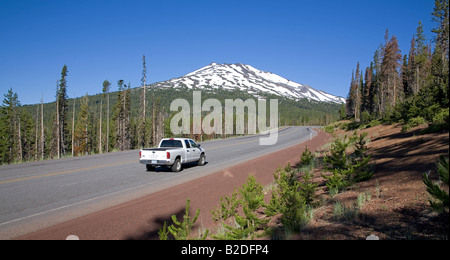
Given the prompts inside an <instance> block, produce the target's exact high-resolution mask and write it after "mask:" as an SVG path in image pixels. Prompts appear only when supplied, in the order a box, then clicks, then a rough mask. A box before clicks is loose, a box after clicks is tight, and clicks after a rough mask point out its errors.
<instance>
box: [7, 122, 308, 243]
mask: <svg viewBox="0 0 450 260" xmlns="http://www.w3.org/2000/svg"><path fill="white" fill-rule="evenodd" d="M315 135H316V132H315V131H312V130H311V128H310V127H287V128H284V129H281V130H280V131H279V133H278V141H277V143H276V144H275V145H269V146H260V145H259V138H260V137H261V136H259V135H256V136H246V137H239V138H229V139H225V140H214V141H207V142H203V143H201V145H202V148H204V149H206V161H207V164H206V165H205V166H203V167H200V166H196V165H195V163H193V164H188V165H185V166H184V167H183V170H182V171H181V172H179V173H173V172H171V171H169V170H168V169H165V168H164V169H163V168H156V170H155V171H146V169H145V165H142V164H140V163H139V150H131V151H124V152H114V153H108V154H99V155H90V156H80V157H74V158H64V159H59V160H48V161H41V162H31V163H22V164H16V165H6V166H0V239H11V238H15V237H17V236H20V235H24V234H27V233H29V232H32V231H35V230H38V229H42V228H45V227H49V226H52V225H54V224H57V223H60V222H63V221H67V220H70V219H73V218H76V217H79V216H83V215H86V214H89V213H92V212H95V211H98V210H101V209H104V208H107V207H111V206H114V205H118V204H120V203H123V202H126V201H129V200H132V199H135V198H138V197H141V196H144V195H148V194H151V193H154V192H157V191H160V190H162V189H165V188H168V187H172V186H174V185H177V184H180V183H184V182H186V181H190V180H193V179H196V178H200V177H203V176H206V175H208V174H212V173H215V172H217V171H220V170H222V169H225V168H227V167H230V166H233V165H236V164H239V163H242V162H246V161H249V160H251V159H254V158H257V157H259V156H262V155H266V154H270V153H272V152H275V151H278V150H281V149H285V148H288V147H291V146H294V145H296V144H299V143H301V142H303V141H306V140H309V139H310V138H312V137H313V136H315Z"/></svg>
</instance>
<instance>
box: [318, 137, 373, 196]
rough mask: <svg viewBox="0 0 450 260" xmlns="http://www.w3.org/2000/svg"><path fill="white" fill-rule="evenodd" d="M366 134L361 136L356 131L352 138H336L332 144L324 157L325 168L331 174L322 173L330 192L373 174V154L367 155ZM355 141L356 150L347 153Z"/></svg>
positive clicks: (339, 189)
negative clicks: (371, 160)
mask: <svg viewBox="0 0 450 260" xmlns="http://www.w3.org/2000/svg"><path fill="white" fill-rule="evenodd" d="M366 136H367V133H362V134H360V135H359V136H358V135H357V133H356V132H355V133H354V134H353V136H352V137H351V140H349V141H347V136H345V137H344V139H343V140H341V139H336V140H334V142H333V143H332V144H331V148H330V151H329V154H327V155H325V157H324V160H323V161H324V163H325V166H324V169H325V170H326V171H328V172H331V173H332V174H331V175H322V176H323V177H324V178H325V179H326V180H327V183H326V185H327V187H328V189H329V191H330V192H336V191H341V190H342V189H344V188H345V187H347V186H349V185H351V184H352V183H354V182H359V181H362V180H367V179H369V178H370V177H372V175H373V171H372V169H371V167H370V166H369V161H370V158H371V156H370V155H366V154H365V153H366V151H367V147H366ZM351 143H354V146H355V152H354V153H353V154H352V155H347V148H348V147H349V146H350V144H351Z"/></svg>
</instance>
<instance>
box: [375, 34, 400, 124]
mask: <svg viewBox="0 0 450 260" xmlns="http://www.w3.org/2000/svg"><path fill="white" fill-rule="evenodd" d="M401 59H402V55H401V54H400V49H399V46H398V41H397V37H396V36H395V35H394V36H392V37H391V39H390V40H389V42H388V43H387V44H386V46H385V48H384V55H383V61H382V64H381V73H382V74H381V78H382V81H381V83H382V84H381V93H380V97H381V114H382V115H384V114H385V113H386V112H387V111H389V110H390V109H391V108H392V107H394V106H395V104H396V103H397V101H398V94H399V89H400V85H401V80H400V75H399V68H400V67H401V64H400V61H401Z"/></svg>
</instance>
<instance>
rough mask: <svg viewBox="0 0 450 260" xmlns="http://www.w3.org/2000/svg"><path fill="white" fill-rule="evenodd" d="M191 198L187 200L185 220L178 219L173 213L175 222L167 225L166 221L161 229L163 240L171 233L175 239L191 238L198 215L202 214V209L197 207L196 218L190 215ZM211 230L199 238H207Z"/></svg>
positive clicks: (160, 235) (160, 236) (160, 233)
mask: <svg viewBox="0 0 450 260" xmlns="http://www.w3.org/2000/svg"><path fill="white" fill-rule="evenodd" d="M190 202H191V201H190V199H187V200H186V213H185V214H184V216H183V221H178V220H177V216H176V215H172V221H173V224H172V225H170V226H169V227H167V222H164V226H163V228H162V229H160V230H159V232H158V234H159V238H160V239H161V240H168V239H169V236H168V235H169V233H170V234H172V236H173V238H174V239H175V240H189V239H192V238H191V230H192V227H193V226H194V223H195V222H196V221H197V219H198V216H199V214H200V209H197V213H196V214H195V216H194V218H192V217H191V216H190V215H189V204H190ZM208 233H209V230H206V232H205V233H204V234H203V235H201V236H200V237H199V238H198V239H201V240H205V239H206V237H207V236H208Z"/></svg>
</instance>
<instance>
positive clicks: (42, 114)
mask: <svg viewBox="0 0 450 260" xmlns="http://www.w3.org/2000/svg"><path fill="white" fill-rule="evenodd" d="M41 158H42V160H44V97H42V99H41Z"/></svg>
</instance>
